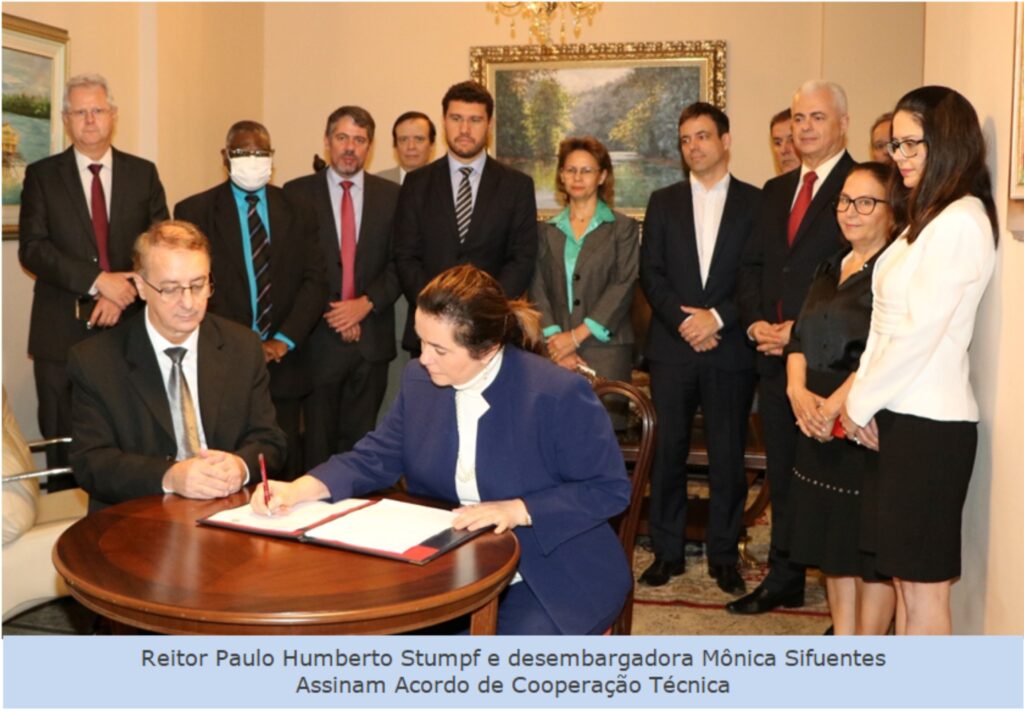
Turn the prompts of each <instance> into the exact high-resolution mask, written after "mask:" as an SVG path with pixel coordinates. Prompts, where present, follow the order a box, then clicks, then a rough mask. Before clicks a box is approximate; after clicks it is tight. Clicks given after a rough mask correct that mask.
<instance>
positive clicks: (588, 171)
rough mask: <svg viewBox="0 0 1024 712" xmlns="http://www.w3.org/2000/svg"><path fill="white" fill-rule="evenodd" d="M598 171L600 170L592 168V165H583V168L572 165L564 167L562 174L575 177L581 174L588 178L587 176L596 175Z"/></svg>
mask: <svg viewBox="0 0 1024 712" xmlns="http://www.w3.org/2000/svg"><path fill="white" fill-rule="evenodd" d="M597 171H598V169H597V168H591V167H590V166H583V167H582V168H577V167H576V166H571V167H569V168H563V169H562V175H567V176H571V177H573V178H575V177H576V176H578V175H579V176H583V177H584V178H586V177H587V176H592V175H594V174H595V173H597Z"/></svg>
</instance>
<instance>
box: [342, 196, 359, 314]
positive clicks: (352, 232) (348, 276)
mask: <svg viewBox="0 0 1024 712" xmlns="http://www.w3.org/2000/svg"><path fill="white" fill-rule="evenodd" d="M351 188H352V181H350V180H343V181H341V189H342V190H343V191H344V192H343V193H342V195H341V298H342V299H355V296H356V209H355V206H354V205H353V204H352V190H351Z"/></svg>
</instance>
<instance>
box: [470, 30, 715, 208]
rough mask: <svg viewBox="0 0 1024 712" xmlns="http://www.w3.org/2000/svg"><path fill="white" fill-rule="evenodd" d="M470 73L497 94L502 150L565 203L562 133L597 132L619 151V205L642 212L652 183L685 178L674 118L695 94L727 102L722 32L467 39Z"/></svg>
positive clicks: (547, 195) (615, 154)
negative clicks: (559, 183)
mask: <svg viewBox="0 0 1024 712" xmlns="http://www.w3.org/2000/svg"><path fill="white" fill-rule="evenodd" d="M469 58H470V74H471V76H472V78H473V79H475V80H476V81H478V82H480V83H481V84H483V85H484V86H486V87H487V88H488V89H489V90H490V92H491V93H492V94H493V95H494V98H495V111H494V140H493V141H492V144H491V151H492V154H493V155H494V157H495V158H497V159H498V160H501V161H503V162H505V163H508V164H509V165H511V166H513V167H515V168H518V169H519V170H522V171H523V172H524V173H527V174H528V175H530V176H531V177H532V178H533V180H534V185H535V186H536V190H537V207H538V211H539V212H540V214H541V216H542V217H544V216H550V215H553V214H555V213H557V212H558V210H559V205H558V202H557V200H556V195H555V189H554V176H555V166H556V152H557V147H558V142H559V141H560V140H561V139H562V138H564V137H565V136H569V135H592V136H595V137H597V138H598V139H599V140H601V141H602V143H604V144H605V146H607V147H608V150H609V151H610V152H611V154H612V161H613V165H614V166H615V195H616V205H615V207H616V209H618V210H620V211H622V212H624V213H626V214H628V215H632V216H634V217H642V216H643V213H644V210H645V209H646V205H647V198H648V197H649V196H650V193H651V192H652V191H653V190H656V189H658V188H661V187H663V186H665V185H669V184H671V183H674V182H676V181H678V180H680V179H681V178H682V175H683V174H682V167H681V162H680V158H679V151H678V133H677V129H676V124H677V121H678V118H679V113H680V112H681V111H682V109H683V108H684V107H685V106H687V105H688V104H690V103H692V102H694V101H706V102H709V103H711V104H714V105H715V106H717V107H719V108H721V109H723V110H724V109H725V105H726V44H725V41H723V40H696V41H685V42H620V43H591V44H571V45H539V46H538V45H525V46H524V45H501V46H488V47H472V48H470V54H469Z"/></svg>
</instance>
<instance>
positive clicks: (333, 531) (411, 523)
mask: <svg viewBox="0 0 1024 712" xmlns="http://www.w3.org/2000/svg"><path fill="white" fill-rule="evenodd" d="M348 501H352V500H348ZM455 516H456V515H455V514H453V513H452V512H449V511H446V510H444V509H433V508H431V507H423V506H421V505H418V504H409V503H408V502H397V501H395V500H393V499H382V500H380V501H379V502H377V503H376V504H374V505H372V506H370V507H364V508H362V509H360V510H357V511H355V512H352V513H351V514H347V515H345V516H344V517H341V518H339V519H334V520H331V521H329V522H327V523H326V524H323V525H321V526H319V527H315V528H313V529H310V530H309V531H307V532H306V537H307V538H308V539H324V540H327V541H335V542H339V543H342V544H345V545H347V546H353V547H357V548H360V549H375V550H378V551H388V552H394V553H396V554H401V553H403V552H405V551H408V550H409V549H411V548H413V547H414V546H417V545H419V544H420V543H422V542H424V541H426V540H427V539H429V538H431V537H432V536H434V535H436V534H440V533H441V532H444V531H447V530H448V529H450V528H451V526H452V521H453V520H454V519H455Z"/></svg>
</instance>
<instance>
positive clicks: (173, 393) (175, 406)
mask: <svg viewBox="0 0 1024 712" xmlns="http://www.w3.org/2000/svg"><path fill="white" fill-rule="evenodd" d="M186 351H188V349H186V348H184V347H182V346H175V347H173V348H169V349H165V350H164V353H165V354H167V355H168V356H170V358H171V361H172V362H173V365H172V366H171V377H170V378H168V379H167V395H168V397H169V399H170V401H171V419H172V420H173V421H174V435H175V436H176V437H177V439H178V459H179V460H187V459H188V458H190V457H195V455H196V453H198V452H199V450H200V449H201V447H202V446H201V445H200V443H199V426H198V424H197V423H196V407H195V405H194V404H193V403H192V391H190V390H189V387H188V381H186V380H185V374H184V372H183V371H182V370H181V361H182V359H184V358H185V352H186Z"/></svg>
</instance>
